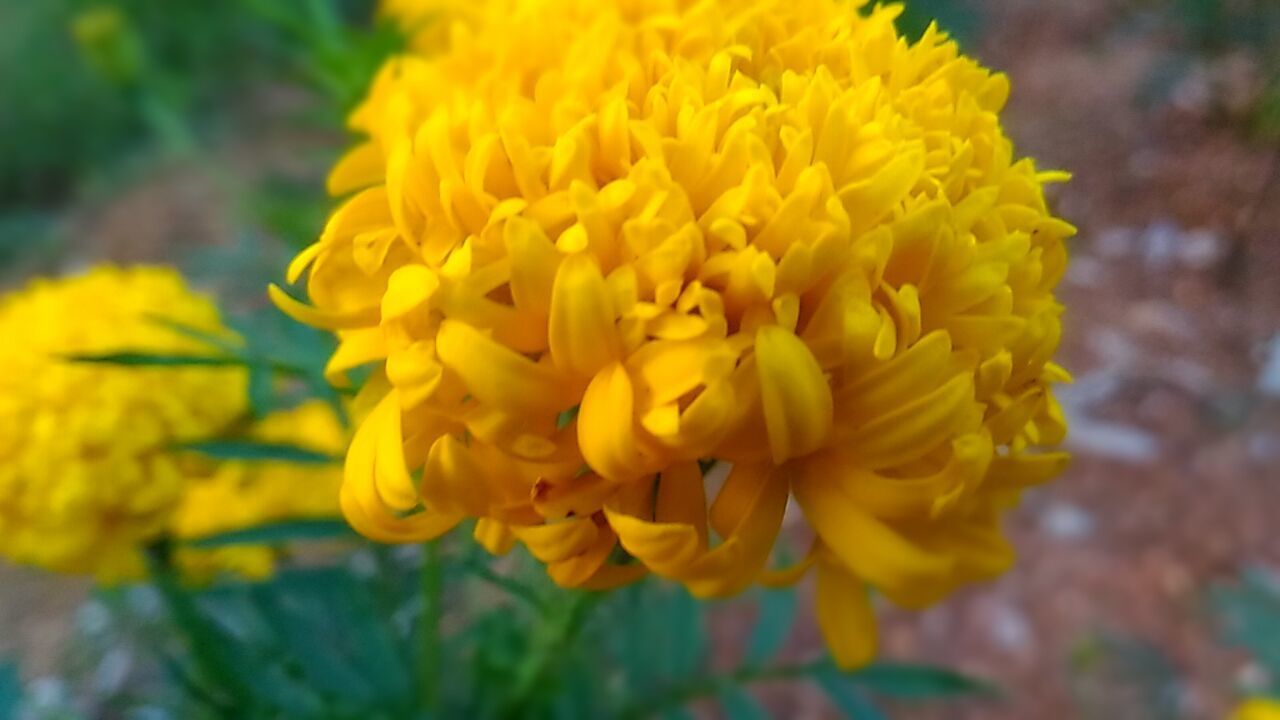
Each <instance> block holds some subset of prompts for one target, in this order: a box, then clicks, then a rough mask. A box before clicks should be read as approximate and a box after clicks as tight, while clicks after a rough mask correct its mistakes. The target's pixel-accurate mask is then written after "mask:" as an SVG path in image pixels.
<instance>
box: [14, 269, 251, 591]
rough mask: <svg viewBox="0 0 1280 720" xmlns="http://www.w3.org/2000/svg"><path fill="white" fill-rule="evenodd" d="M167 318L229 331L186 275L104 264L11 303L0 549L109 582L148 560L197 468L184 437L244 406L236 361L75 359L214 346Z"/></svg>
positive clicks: (42, 283) (225, 420) (217, 424)
mask: <svg viewBox="0 0 1280 720" xmlns="http://www.w3.org/2000/svg"><path fill="white" fill-rule="evenodd" d="M157 318H159V319H161V320H167V321H170V322H176V323H181V324H182V325H186V326H188V327H191V328H196V329H198V330H201V331H204V332H208V333H225V332H226V331H225V330H224V329H223V327H222V324H221V321H220V319H219V316H218V311H217V309H216V308H215V307H214V305H213V303H212V302H210V301H209V300H208V299H207V298H205V297H203V296H201V295H197V294H195V293H193V292H192V291H191V290H190V289H188V288H187V287H186V285H185V283H184V282H183V280H182V278H181V277H180V276H179V275H178V273H177V272H175V271H173V270H171V269H166V268H158V267H140V268H134V269H120V268H115V267H110V266H101V267H97V268H94V269H92V270H90V271H89V272H87V273H85V274H83V275H81V276H77V277H70V278H66V279H61V280H37V281H35V282H33V283H31V285H29V286H28V287H27V288H25V289H23V290H20V291H18V292H15V293H13V294H11V295H9V296H7V297H5V298H3V299H2V300H0V337H3V338H5V351H4V352H3V353H0V555H3V556H5V557H8V558H9V559H11V560H14V561H16V562H20V563H29V564H33V565H38V566H41V567H44V568H47V569H50V570H55V571H61V572H71V573H85V574H91V575H95V576H97V577H98V578H99V579H102V580H107V581H110V580H120V579H124V578H129V577H134V576H136V575H138V574H139V573H140V572H141V570H142V558H141V555H140V554H139V552H138V549H139V546H140V544H141V543H144V542H146V541H147V540H149V539H151V538H153V537H155V536H156V535H158V534H161V533H163V532H164V530H165V528H166V527H167V526H168V524H169V521H170V517H171V515H172V513H173V510H174V508H175V507H176V506H177V504H178V502H179V501H180V499H181V498H182V493H183V490H184V487H185V485H186V477H187V475H188V473H189V472H190V470H189V469H187V468H184V467H183V461H182V459H181V458H179V457H176V456H175V455H173V454H172V453H170V452H169V448H170V446H172V445H173V444H174V443H175V442H180V441H183V440H190V439H196V438H205V437H208V436H211V435H214V434H216V433H217V432H219V431H220V430H221V429H222V428H223V427H224V426H226V425H227V424H229V423H231V422H232V421H234V420H235V419H236V418H237V417H239V416H240V415H241V414H242V413H243V412H244V410H245V400H244V396H245V391H244V388H245V376H244V373H243V372H242V371H241V370H238V369H226V368H149V369H144V368H133V367H116V366H110V365H102V364H78V363H72V362H67V361H66V360H65V359H64V358H65V357H66V356H69V355H78V354H101V353H111V352H121V351H141V352H148V353H177V354H180V353H190V354H207V353H208V349H207V348H206V347H205V346H203V345H202V344H201V343H199V342H197V341H195V340H192V339H189V338H187V337H185V336H184V335H183V334H181V333H179V332H175V331H174V330H173V329H170V328H169V327H166V326H165V325H164V324H162V322H158V321H157Z"/></svg>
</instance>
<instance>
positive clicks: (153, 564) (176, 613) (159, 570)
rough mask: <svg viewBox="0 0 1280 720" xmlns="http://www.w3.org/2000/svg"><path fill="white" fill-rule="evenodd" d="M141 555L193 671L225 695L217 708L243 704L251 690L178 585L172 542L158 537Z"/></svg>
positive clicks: (227, 708)
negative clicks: (180, 634) (188, 654)
mask: <svg viewBox="0 0 1280 720" xmlns="http://www.w3.org/2000/svg"><path fill="white" fill-rule="evenodd" d="M144 554H145V556H146V559H147V564H148V566H149V568H150V570H151V580H152V582H153V584H154V585H155V587H156V589H157V590H158V591H159V592H160V597H161V599H163V601H164V603H165V607H166V608H167V609H168V611H169V615H170V619H171V620H172V621H173V623H174V625H175V626H176V627H177V628H178V629H179V630H180V631H181V632H182V633H183V640H184V642H185V643H186V645H187V649H188V651H189V652H190V654H191V658H192V660H194V661H195V665H196V669H197V671H198V672H199V674H200V675H201V676H202V677H203V678H204V679H205V680H206V681H210V682H212V683H213V685H214V687H213V688H211V690H212V691H213V692H214V694H218V695H223V696H229V697H225V698H224V699H223V700H222V701H220V702H219V709H220V710H222V711H223V712H224V713H226V712H233V710H234V709H235V708H236V707H237V705H243V703H244V702H247V701H248V699H250V698H252V692H251V691H250V690H249V689H248V688H247V687H246V686H245V685H244V683H243V682H241V680H240V677H239V676H238V675H237V674H236V672H235V670H234V668H232V667H231V665H230V664H229V663H228V662H226V659H225V658H224V657H223V656H222V654H221V653H219V652H218V649H217V648H218V643H219V638H218V633H217V631H216V630H215V629H214V628H213V627H212V626H210V625H209V623H208V621H207V620H206V619H205V617H204V615H202V614H201V613H200V610H199V608H197V607H196V603H195V600H194V599H193V598H192V597H191V594H190V593H188V592H187V591H186V589H185V588H183V587H182V583H181V581H180V580H179V578H178V573H177V571H176V569H175V568H174V565H173V545H172V543H171V542H170V541H169V540H168V539H167V538H166V539H161V540H158V541H156V542H154V543H152V544H150V545H148V546H147V547H146V548H145V550H144ZM240 709H241V710H243V709H244V708H243V707H241V708H240Z"/></svg>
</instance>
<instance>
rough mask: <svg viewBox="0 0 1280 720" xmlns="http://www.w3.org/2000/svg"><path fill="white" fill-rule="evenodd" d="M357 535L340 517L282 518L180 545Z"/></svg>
mask: <svg viewBox="0 0 1280 720" xmlns="http://www.w3.org/2000/svg"><path fill="white" fill-rule="evenodd" d="M357 537H358V536H357V535H356V534H355V532H354V531H352V530H351V527H350V526H349V525H347V523H346V522H345V521H343V520H338V519H327V518H324V519H319V518H317V519H305V520H285V521H282V522H278V523H271V524H268V525H259V526H257V527H251V528H244V529H242V530H230V531H227V532H221V533H215V534H213V535H206V536H204V537H198V538H192V539H190V540H186V541H184V542H183V544H184V545H186V546H188V547H193V548H199V549H203V550H209V549H213V548H222V547H231V546H235V545H281V544H283V543H288V542H294V541H297V540H333V539H355V538H357Z"/></svg>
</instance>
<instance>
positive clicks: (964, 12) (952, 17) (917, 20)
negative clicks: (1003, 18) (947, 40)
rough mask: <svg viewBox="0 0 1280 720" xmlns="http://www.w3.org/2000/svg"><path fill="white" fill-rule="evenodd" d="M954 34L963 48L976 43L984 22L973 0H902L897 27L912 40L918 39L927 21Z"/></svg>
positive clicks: (982, 13) (980, 8)
mask: <svg viewBox="0 0 1280 720" xmlns="http://www.w3.org/2000/svg"><path fill="white" fill-rule="evenodd" d="M934 22H936V23H937V24H938V27H939V28H941V29H942V30H944V31H946V32H947V33H948V34H949V35H951V36H952V37H954V38H955V39H956V40H957V41H958V42H959V43H960V44H961V45H962V46H963V47H964V48H965V49H966V50H970V49H972V47H973V46H974V45H975V44H977V41H978V38H979V36H980V34H981V32H982V29H983V24H984V12H983V9H982V6H981V5H980V4H979V3H978V2H976V0H905V1H904V2H903V11H902V16H901V17H899V18H898V28H899V29H900V30H901V31H902V32H903V33H904V34H906V36H907V37H909V38H911V39H912V40H916V39H919V37H920V36H921V35H923V34H924V31H925V28H927V27H929V24H930V23H934Z"/></svg>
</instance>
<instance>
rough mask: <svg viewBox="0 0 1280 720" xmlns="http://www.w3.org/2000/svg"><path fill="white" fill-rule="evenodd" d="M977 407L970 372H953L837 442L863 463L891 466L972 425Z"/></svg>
mask: <svg viewBox="0 0 1280 720" xmlns="http://www.w3.org/2000/svg"><path fill="white" fill-rule="evenodd" d="M980 407H981V406H979V405H978V404H977V403H975V402H974V400H973V376H972V375H969V374H967V373H964V374H960V375H956V376H955V377H954V378H952V379H951V380H950V381H948V382H947V383H946V384H944V385H943V386H942V387H940V388H938V389H937V390H934V391H933V392H931V393H929V394H927V395H924V396H922V397H919V398H917V399H916V400H913V401H912V402H910V403H907V404H905V405H900V406H899V407H898V408H897V409H896V410H894V411H892V412H889V413H887V414H885V415H881V416H879V417H877V418H876V419H874V420H872V421H871V422H869V423H867V424H865V425H863V426H862V427H860V428H858V429H856V430H854V431H852V432H848V433H845V434H844V436H843V437H841V438H840V439H839V440H837V443H839V444H841V445H844V446H845V447H846V448H847V449H848V450H849V451H850V452H854V453H858V455H859V460H858V462H859V464H860V465H862V466H863V467H867V468H871V469H879V468H885V467H891V466H893V465H897V464H899V463H902V462H906V461H908V460H911V459H913V458H918V457H920V456H922V455H924V454H926V453H927V452H929V451H930V450H932V449H934V448H936V447H938V446H939V445H940V444H942V443H943V442H945V441H947V440H949V439H950V438H952V437H955V436H956V435H959V434H960V433H962V432H966V431H973V430H974V429H976V425H977V423H978V422H979V421H980V418H981V411H980Z"/></svg>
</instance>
